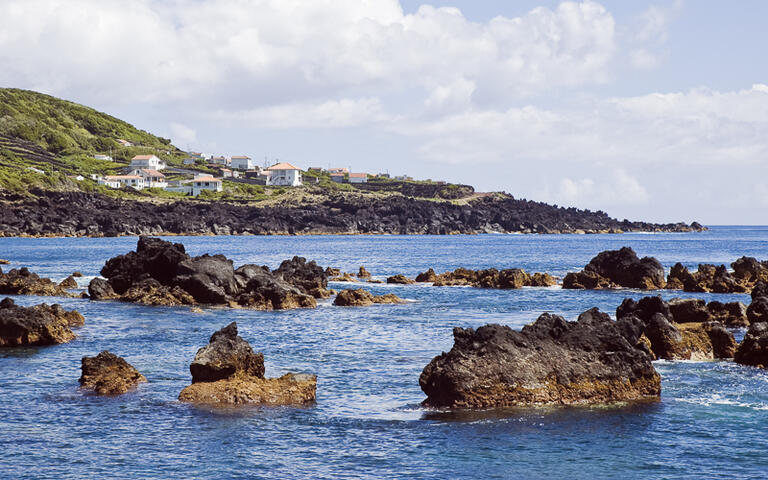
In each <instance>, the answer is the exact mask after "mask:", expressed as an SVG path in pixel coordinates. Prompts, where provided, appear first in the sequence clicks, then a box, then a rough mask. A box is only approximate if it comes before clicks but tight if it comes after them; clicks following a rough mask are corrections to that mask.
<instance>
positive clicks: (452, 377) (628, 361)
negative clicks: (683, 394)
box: [419, 309, 661, 408]
mask: <svg viewBox="0 0 768 480" xmlns="http://www.w3.org/2000/svg"><path fill="white" fill-rule="evenodd" d="M453 336H454V345H453V348H452V349H451V351H450V352H448V353H443V354H442V355H440V356H438V357H435V358H434V359H433V360H432V361H431V362H430V363H429V365H427V366H426V368H424V371H423V372H422V373H421V377H420V378H419V384H420V385H421V389H422V390H423V391H424V393H426V395H427V399H426V400H425V401H424V404H425V405H426V406H430V407H451V408H486V407H500V406H518V405H520V406H528V405H574V404H575V405H578V404H602V403H612V402H624V401H631V400H657V399H658V398H659V395H660V393H661V381H660V378H659V375H658V373H656V370H655V369H654V368H653V365H652V363H651V357H650V355H649V354H648V353H647V352H646V351H645V350H643V348H642V347H641V346H639V338H640V331H639V329H638V328H637V327H636V326H635V325H633V324H632V323H631V321H629V320H619V321H617V322H614V321H612V320H611V318H610V317H609V316H608V315H606V314H604V313H601V312H600V311H598V310H597V309H592V310H589V311H587V312H584V313H583V314H581V315H580V316H579V319H578V321H576V322H568V321H566V320H564V319H563V318H562V317H560V316H557V315H551V314H548V313H545V314H543V315H541V316H540V317H539V318H538V319H537V320H536V322H534V323H533V324H531V325H527V326H525V327H523V329H522V331H520V332H517V331H514V330H512V329H511V328H509V327H507V326H502V325H486V326H483V327H480V328H478V329H477V330H475V329H472V328H467V329H464V328H458V327H457V328H454V330H453Z"/></svg>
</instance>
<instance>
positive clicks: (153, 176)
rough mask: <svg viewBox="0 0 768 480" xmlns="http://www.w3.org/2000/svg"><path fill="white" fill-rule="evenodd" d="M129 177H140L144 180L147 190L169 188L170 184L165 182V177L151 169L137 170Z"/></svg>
mask: <svg viewBox="0 0 768 480" xmlns="http://www.w3.org/2000/svg"><path fill="white" fill-rule="evenodd" d="M129 175H138V176H139V177H141V178H143V179H144V187H145V188H165V187H167V186H168V182H166V181H165V175H163V174H162V173H160V172H158V171H157V170H152V169H149V168H137V169H136V170H133V171H132V172H131V173H129Z"/></svg>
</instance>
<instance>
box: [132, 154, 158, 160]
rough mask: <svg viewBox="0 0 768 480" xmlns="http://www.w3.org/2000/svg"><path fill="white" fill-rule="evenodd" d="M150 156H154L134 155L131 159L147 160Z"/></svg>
mask: <svg viewBox="0 0 768 480" xmlns="http://www.w3.org/2000/svg"><path fill="white" fill-rule="evenodd" d="M152 157H154V155H136V156H135V157H133V158H132V159H131V160H149V159H150V158H152Z"/></svg>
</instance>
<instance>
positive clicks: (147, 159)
mask: <svg viewBox="0 0 768 480" xmlns="http://www.w3.org/2000/svg"><path fill="white" fill-rule="evenodd" d="M165 166H166V165H165V162H164V161H162V160H160V159H159V158H157V157H156V156H154V155H136V156H135V157H133V158H132V159H131V168H133V169H135V168H148V169H150V170H162V169H164V168H165Z"/></svg>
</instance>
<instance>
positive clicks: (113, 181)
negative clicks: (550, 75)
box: [99, 175, 144, 190]
mask: <svg viewBox="0 0 768 480" xmlns="http://www.w3.org/2000/svg"><path fill="white" fill-rule="evenodd" d="M99 185H106V186H108V187H112V188H120V187H131V188H133V189H135V190H141V189H143V188H144V177H140V176H138V175H108V176H105V177H103V178H102V179H101V180H99ZM115 185H117V186H115Z"/></svg>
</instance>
